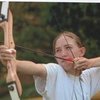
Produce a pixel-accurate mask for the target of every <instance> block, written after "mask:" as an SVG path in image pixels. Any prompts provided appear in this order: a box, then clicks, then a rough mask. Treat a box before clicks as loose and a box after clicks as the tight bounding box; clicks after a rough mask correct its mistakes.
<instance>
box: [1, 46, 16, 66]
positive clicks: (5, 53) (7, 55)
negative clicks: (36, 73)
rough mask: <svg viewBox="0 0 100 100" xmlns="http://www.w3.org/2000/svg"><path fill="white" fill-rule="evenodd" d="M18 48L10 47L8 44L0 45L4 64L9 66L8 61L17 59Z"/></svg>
mask: <svg viewBox="0 0 100 100" xmlns="http://www.w3.org/2000/svg"><path fill="white" fill-rule="evenodd" d="M15 58H16V50H14V49H8V48H7V47H6V46H4V45H1V46H0V60H1V62H2V63H3V65H4V66H7V61H11V60H15Z"/></svg>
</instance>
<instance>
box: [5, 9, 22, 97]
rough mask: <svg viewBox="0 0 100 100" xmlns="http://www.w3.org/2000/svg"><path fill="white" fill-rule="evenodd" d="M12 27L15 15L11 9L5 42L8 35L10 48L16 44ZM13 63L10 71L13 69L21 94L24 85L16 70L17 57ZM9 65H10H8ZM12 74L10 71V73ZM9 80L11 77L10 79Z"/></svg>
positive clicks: (14, 79) (13, 79)
mask: <svg viewBox="0 0 100 100" xmlns="http://www.w3.org/2000/svg"><path fill="white" fill-rule="evenodd" d="M12 29H13V16H12V13H11V11H10V10H9V16H8V35H7V34H5V36H4V37H5V44H6V43H7V41H6V39H7V38H6V35H7V37H8V39H7V40H8V44H7V45H8V48H10V49H13V48H15V44H14V39H13V34H12V33H13V32H12ZM10 63H11V65H10V67H11V68H10V71H12V73H13V75H14V78H13V77H12V81H15V82H16V85H17V89H18V93H19V95H21V94H22V87H21V83H20V80H19V78H18V75H17V72H16V64H15V59H14V60H12V61H11V62H10ZM8 67H9V66H8ZM8 71H9V68H8ZM9 74H10V73H9ZM7 81H9V78H8V80H7Z"/></svg>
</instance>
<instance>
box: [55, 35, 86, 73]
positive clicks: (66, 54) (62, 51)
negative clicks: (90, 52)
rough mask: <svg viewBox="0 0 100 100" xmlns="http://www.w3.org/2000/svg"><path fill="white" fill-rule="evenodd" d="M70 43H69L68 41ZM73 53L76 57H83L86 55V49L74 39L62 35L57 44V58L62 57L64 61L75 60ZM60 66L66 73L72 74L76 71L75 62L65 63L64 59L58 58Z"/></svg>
mask: <svg viewBox="0 0 100 100" xmlns="http://www.w3.org/2000/svg"><path fill="white" fill-rule="evenodd" d="M65 38H66V39H65ZM66 40H67V41H68V43H67V41H66ZM71 51H72V52H73V54H74V57H81V56H83V55H84V47H79V46H78V44H77V43H76V41H75V40H74V39H72V38H71V37H68V36H65V37H64V36H63V35H61V36H60V37H59V38H58V39H57V41H56V44H55V56H57V57H61V58H64V59H67V58H72V59H73V58H74V57H73V55H72V53H71ZM56 60H57V62H58V64H59V65H61V66H62V67H63V68H64V70H65V71H67V72H70V71H72V70H74V64H73V62H69V61H65V60H62V59H58V58H56Z"/></svg>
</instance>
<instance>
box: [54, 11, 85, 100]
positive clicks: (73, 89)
mask: <svg viewBox="0 0 100 100" xmlns="http://www.w3.org/2000/svg"><path fill="white" fill-rule="evenodd" d="M52 12H53V11H52ZM53 16H54V17H55V21H56V23H57V26H58V29H60V30H61V31H62V29H61V25H60V24H59V22H58V20H57V17H56V14H55V12H53ZM62 32H63V31H62ZM63 37H64V39H65V41H66V43H67V45H68V44H69V43H68V40H67V38H66V37H65V34H64V33H63ZM68 49H69V50H70V52H71V54H72V56H73V58H75V55H74V52H73V51H72V50H71V48H68ZM73 63H74V62H73ZM76 74H77V72H76V70H75V76H76ZM75 80H76V77H75V78H74V82H73V88H72V96H71V100H73V94H75V98H76V100H77V96H76V92H75ZM79 82H80V78H79ZM80 85H81V92H82V98H83V100H84V93H83V88H82V84H81V82H80Z"/></svg>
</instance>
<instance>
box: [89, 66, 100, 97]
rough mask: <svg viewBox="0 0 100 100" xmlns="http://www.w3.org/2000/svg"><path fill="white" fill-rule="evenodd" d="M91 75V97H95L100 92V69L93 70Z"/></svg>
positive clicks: (90, 72)
mask: <svg viewBox="0 0 100 100" xmlns="http://www.w3.org/2000/svg"><path fill="white" fill-rule="evenodd" d="M89 74H90V89H91V96H93V95H95V94H96V93H97V92H99V91H100V67H97V68H91V69H90V71H89Z"/></svg>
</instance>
